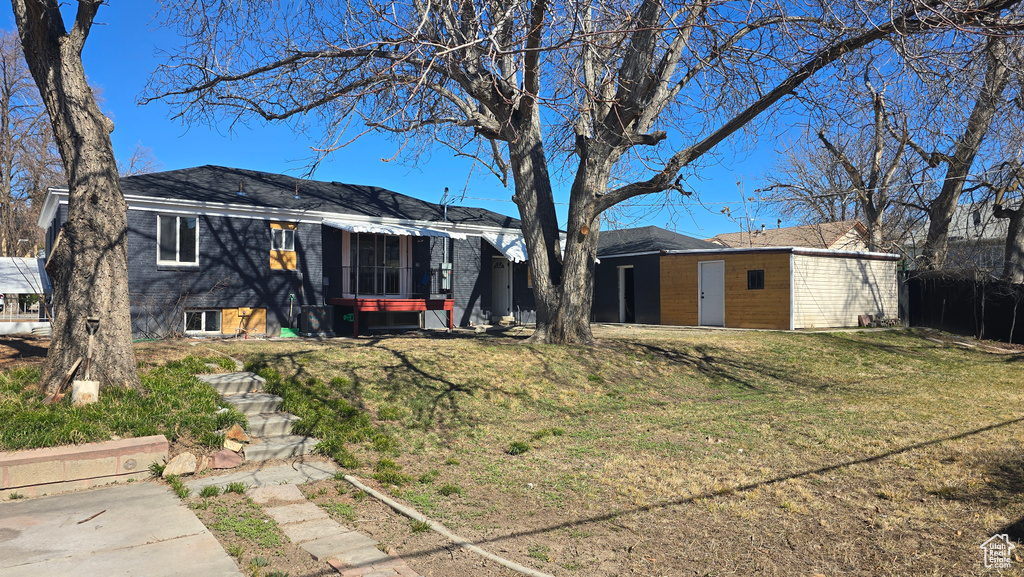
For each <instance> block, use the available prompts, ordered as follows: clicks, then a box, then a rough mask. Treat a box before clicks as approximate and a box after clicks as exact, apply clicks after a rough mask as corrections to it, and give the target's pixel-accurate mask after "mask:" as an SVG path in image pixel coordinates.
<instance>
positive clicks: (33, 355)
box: [0, 336, 48, 365]
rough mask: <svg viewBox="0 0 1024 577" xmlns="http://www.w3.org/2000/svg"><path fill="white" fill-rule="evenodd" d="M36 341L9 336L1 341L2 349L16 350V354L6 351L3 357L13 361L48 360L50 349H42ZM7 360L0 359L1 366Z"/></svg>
mask: <svg viewBox="0 0 1024 577" xmlns="http://www.w3.org/2000/svg"><path fill="white" fill-rule="evenodd" d="M36 342H37V341H36V339H34V338H33V339H25V338H22V337H16V336H8V337H4V338H3V339H0V348H3V347H7V348H10V349H13V350H14V354H10V353H8V352H6V351H4V353H3V357H5V358H7V359H9V360H12V361H24V360H42V359H44V358H46V352H47V350H48V347H41V346H39V345H38V344H36ZM4 360H5V359H3V358H0V365H2V364H3V361H4Z"/></svg>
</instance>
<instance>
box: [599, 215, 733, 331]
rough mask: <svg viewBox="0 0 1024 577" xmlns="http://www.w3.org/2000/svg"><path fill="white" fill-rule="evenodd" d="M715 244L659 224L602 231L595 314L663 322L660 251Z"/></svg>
mask: <svg viewBox="0 0 1024 577" xmlns="http://www.w3.org/2000/svg"><path fill="white" fill-rule="evenodd" d="M716 248H718V247H717V246H716V245H714V244H711V243H709V242H705V241H703V240H698V239H696V238H691V237H689V236H685V235H682V234H678V233H675V232H672V231H669V230H665V229H663V228H658V227H656V226H645V227H641V228H628V229H623V230H607V231H601V236H600V237H599V238H598V242H597V256H598V259H599V262H598V263H597V264H596V265H595V266H594V303H593V308H592V315H591V316H592V318H593V320H595V321H598V322H613V323H616V322H618V323H645V324H660V323H661V262H662V260H661V255H663V254H664V253H665V252H666V251H670V250H686V249H716Z"/></svg>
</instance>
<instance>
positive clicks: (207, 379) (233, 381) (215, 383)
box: [196, 373, 267, 397]
mask: <svg viewBox="0 0 1024 577" xmlns="http://www.w3.org/2000/svg"><path fill="white" fill-rule="evenodd" d="M196 378H197V379H199V380H200V381H203V382H204V383H206V384H208V385H210V386H211V387H213V390H215V391H217V392H218V393H220V394H221V396H224V397H227V396H231V395H239V394H244V393H255V392H258V391H262V390H263V385H266V384H267V381H266V379H264V378H263V377H261V376H259V375H257V374H256V373H220V374H215V375H196Z"/></svg>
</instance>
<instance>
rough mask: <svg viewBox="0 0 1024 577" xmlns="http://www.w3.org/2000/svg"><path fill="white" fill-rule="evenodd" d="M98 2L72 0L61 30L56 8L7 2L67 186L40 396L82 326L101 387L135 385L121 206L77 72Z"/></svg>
mask: <svg viewBox="0 0 1024 577" xmlns="http://www.w3.org/2000/svg"><path fill="white" fill-rule="evenodd" d="M101 4H103V1H102V0H79V1H78V9H77V12H76V15H75V22H74V26H73V27H72V28H71V30H67V29H66V28H65V25H64V19H63V17H62V15H61V11H60V3H59V2H58V0H12V5H13V8H14V17H15V20H16V21H17V23H18V32H19V35H20V37H21V44H22V48H23V49H24V52H25V60H26V62H27V63H28V68H29V70H30V71H31V73H32V77H33V79H35V83H36V86H38V88H39V92H40V95H41V96H42V99H43V103H44V104H45V105H46V111H47V113H48V114H49V117H50V124H51V127H52V128H53V133H54V136H55V140H56V142H57V147H58V149H59V150H60V155H61V159H62V160H63V164H64V172H65V176H66V177H67V182H68V188H69V191H70V192H69V198H68V219H67V221H66V222H65V223H64V224H63V226H61V228H60V231H59V233H58V235H57V240H56V241H55V242H54V245H53V247H52V250H51V254H50V255H49V257H48V261H47V265H46V272H47V273H48V274H49V276H50V279H51V280H52V283H53V302H54V330H53V340H52V341H51V344H50V350H49V353H48V354H47V356H46V364H45V365H44V366H43V374H42V379H41V382H40V387H41V388H42V389H44V390H47V391H49V392H54V389H55V388H56V387H57V386H58V385H59V384H60V383H61V381H62V380H63V377H64V375H65V373H66V372H68V371H69V370H70V368H71V367H72V366H73V365H74V363H75V362H76V361H77V360H78V359H81V358H83V357H84V356H85V355H86V344H87V343H88V342H89V339H88V338H87V336H86V335H87V330H86V321H87V319H88V318H89V317H95V318H98V319H99V332H98V333H97V335H96V339H95V343H94V345H93V347H92V355H93V366H94V367H95V370H94V372H93V375H96V377H95V378H97V379H98V380H99V381H100V382H101V386H125V387H132V388H136V387H138V385H139V379H138V373H137V367H136V362H135V351H134V349H133V348H132V338H131V324H130V316H129V309H128V267H127V254H126V252H125V237H126V233H127V205H126V203H125V200H124V196H123V194H122V193H121V186H120V183H119V181H118V176H117V163H116V162H115V160H114V151H113V147H112V146H111V142H110V132H111V131H112V130H113V128H114V124H113V123H112V122H111V121H110V119H108V118H107V117H106V116H104V115H103V113H102V112H100V109H99V106H97V104H96V99H95V98H94V97H93V94H92V90H91V89H90V87H89V83H88V81H87V80H86V76H85V69H84V68H83V66H82V56H81V54H82V48H83V47H84V46H85V42H86V40H87V39H88V37H89V32H90V30H91V28H92V23H93V18H95V16H96V11H97V10H98V9H99V7H100V5H101Z"/></svg>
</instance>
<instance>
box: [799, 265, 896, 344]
mask: <svg viewBox="0 0 1024 577" xmlns="http://www.w3.org/2000/svg"><path fill="white" fill-rule="evenodd" d="M792 273H793V276H792V278H793V327H794V328H797V329H802V328H814V327H819V328H825V327H850V326H854V327H855V326H857V315H865V314H867V315H876V316H878V315H884V316H886V317H889V318H892V317H896V316H898V314H899V291H898V289H897V286H896V262H895V261H888V260H870V259H861V258H836V257H822V256H808V255H801V254H794V255H793V271H792Z"/></svg>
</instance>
